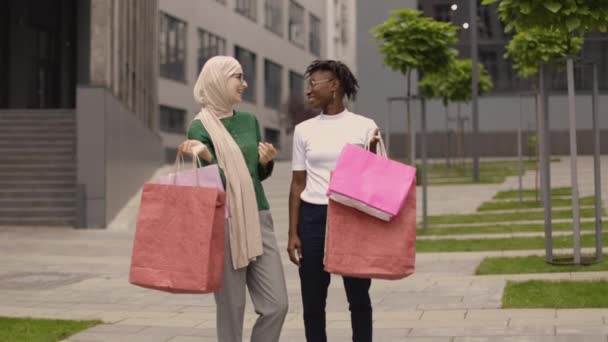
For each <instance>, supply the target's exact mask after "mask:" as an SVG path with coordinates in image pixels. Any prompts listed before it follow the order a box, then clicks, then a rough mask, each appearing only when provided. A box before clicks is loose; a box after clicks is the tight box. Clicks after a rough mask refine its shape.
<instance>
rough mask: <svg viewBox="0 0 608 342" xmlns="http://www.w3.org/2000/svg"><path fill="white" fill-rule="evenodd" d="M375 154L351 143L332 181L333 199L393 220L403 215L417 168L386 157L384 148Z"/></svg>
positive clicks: (383, 218) (382, 218)
mask: <svg viewBox="0 0 608 342" xmlns="http://www.w3.org/2000/svg"><path fill="white" fill-rule="evenodd" d="M379 147H380V151H383V152H384V153H381V154H378V155H377V154H374V153H372V152H370V151H368V150H366V149H364V148H361V147H358V146H355V145H351V144H348V145H346V146H345V147H344V149H343V150H342V153H341V154H340V157H339V159H338V162H337V164H336V169H335V170H334V172H333V174H332V177H331V180H330V182H329V190H328V192H327V195H328V196H329V198H330V199H332V200H334V201H336V202H338V203H341V204H343V205H347V206H349V207H353V208H356V209H357V210H360V211H362V212H365V213H366V214H368V215H371V216H374V217H376V218H378V219H381V220H384V221H390V220H391V219H392V218H393V217H394V216H396V215H397V214H399V212H400V211H401V208H403V205H404V203H405V200H406V197H407V195H408V191H409V189H410V186H411V184H412V182H413V181H414V180H415V178H416V168H414V167H411V166H408V165H405V164H402V163H399V162H396V161H393V160H391V159H389V158H387V157H386V152H385V150H384V146H383V144H382V143H381V144H380V146H379Z"/></svg>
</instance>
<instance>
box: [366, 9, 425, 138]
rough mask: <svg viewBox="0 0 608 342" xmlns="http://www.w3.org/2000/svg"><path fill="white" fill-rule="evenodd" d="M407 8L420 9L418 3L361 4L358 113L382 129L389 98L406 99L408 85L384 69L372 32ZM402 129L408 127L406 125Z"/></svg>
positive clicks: (398, 109)
mask: <svg viewBox="0 0 608 342" xmlns="http://www.w3.org/2000/svg"><path fill="white" fill-rule="evenodd" d="M406 7H407V8H416V1H415V0H383V1H357V72H358V75H357V78H358V80H359V85H360V91H359V95H358V97H357V102H356V104H355V106H354V109H355V110H356V111H357V112H358V113H360V114H364V115H367V116H369V117H371V118H373V119H374V120H376V123H377V124H378V125H379V126H380V127H385V126H384V124H385V122H384V117H385V115H383V114H384V113H385V112H386V109H387V104H386V98H387V97H395V96H405V93H406V81H405V76H403V75H401V74H399V73H396V72H393V71H392V70H391V69H390V68H388V67H386V66H384V62H383V61H384V59H383V57H382V55H381V54H380V53H379V52H378V48H377V44H376V42H375V40H374V37H373V36H372V34H371V33H370V30H371V29H372V27H374V26H377V25H379V24H381V23H383V22H384V21H386V19H388V17H389V12H390V11H391V10H394V9H400V8H406ZM415 79H417V76H416V74H415V73H413V74H412V80H415ZM412 84H413V90H412V94H415V93H416V86H415V84H416V82H412ZM393 107H394V110H395V111H396V112H401V113H403V112H405V107H404V106H403V104H402V103H395V105H394V106H393ZM400 127H405V124H403V125H402V126H400Z"/></svg>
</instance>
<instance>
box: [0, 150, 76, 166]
mask: <svg viewBox="0 0 608 342" xmlns="http://www.w3.org/2000/svg"><path fill="white" fill-rule="evenodd" d="M75 159H76V155H75V154H74V153H69V152H68V153H66V152H60V153H40V152H32V153H31V154H30V153H24V154H8V155H5V154H0V163H3V164H26V165H27V164H37V163H40V164H46V163H49V162H68V163H69V162H72V161H74V160H75Z"/></svg>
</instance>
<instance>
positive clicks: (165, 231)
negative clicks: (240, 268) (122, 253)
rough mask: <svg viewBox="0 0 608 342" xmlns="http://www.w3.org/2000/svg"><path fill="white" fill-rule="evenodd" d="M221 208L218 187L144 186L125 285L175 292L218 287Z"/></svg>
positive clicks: (222, 226) (221, 251)
mask: <svg viewBox="0 0 608 342" xmlns="http://www.w3.org/2000/svg"><path fill="white" fill-rule="evenodd" d="M224 204H225V193H224V192H223V191H220V190H218V189H213V188H204V187H192V186H177V185H166V184H151V183H147V184H145V185H144V188H143V192H142V198H141V207H140V210H139V216H138V218H137V228H136V229H137V230H136V233H135V241H134V244H133V255H132V258H131V270H130V274H129V282H130V283H132V284H135V285H139V286H143V287H146V288H152V289H157V290H162V291H167V292H174V293H210V292H214V291H217V290H218V289H220V287H221V285H222V276H223V272H224V267H223V265H224V239H225V235H224V234H225V233H224V230H225V217H224Z"/></svg>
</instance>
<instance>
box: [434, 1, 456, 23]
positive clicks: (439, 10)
mask: <svg viewBox="0 0 608 342" xmlns="http://www.w3.org/2000/svg"><path fill="white" fill-rule="evenodd" d="M450 6H451V5H450V4H438V5H435V6H434V9H435V16H434V17H435V20H437V21H445V22H450V21H452V20H451V19H452V17H451V15H452V9H451V7H450Z"/></svg>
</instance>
